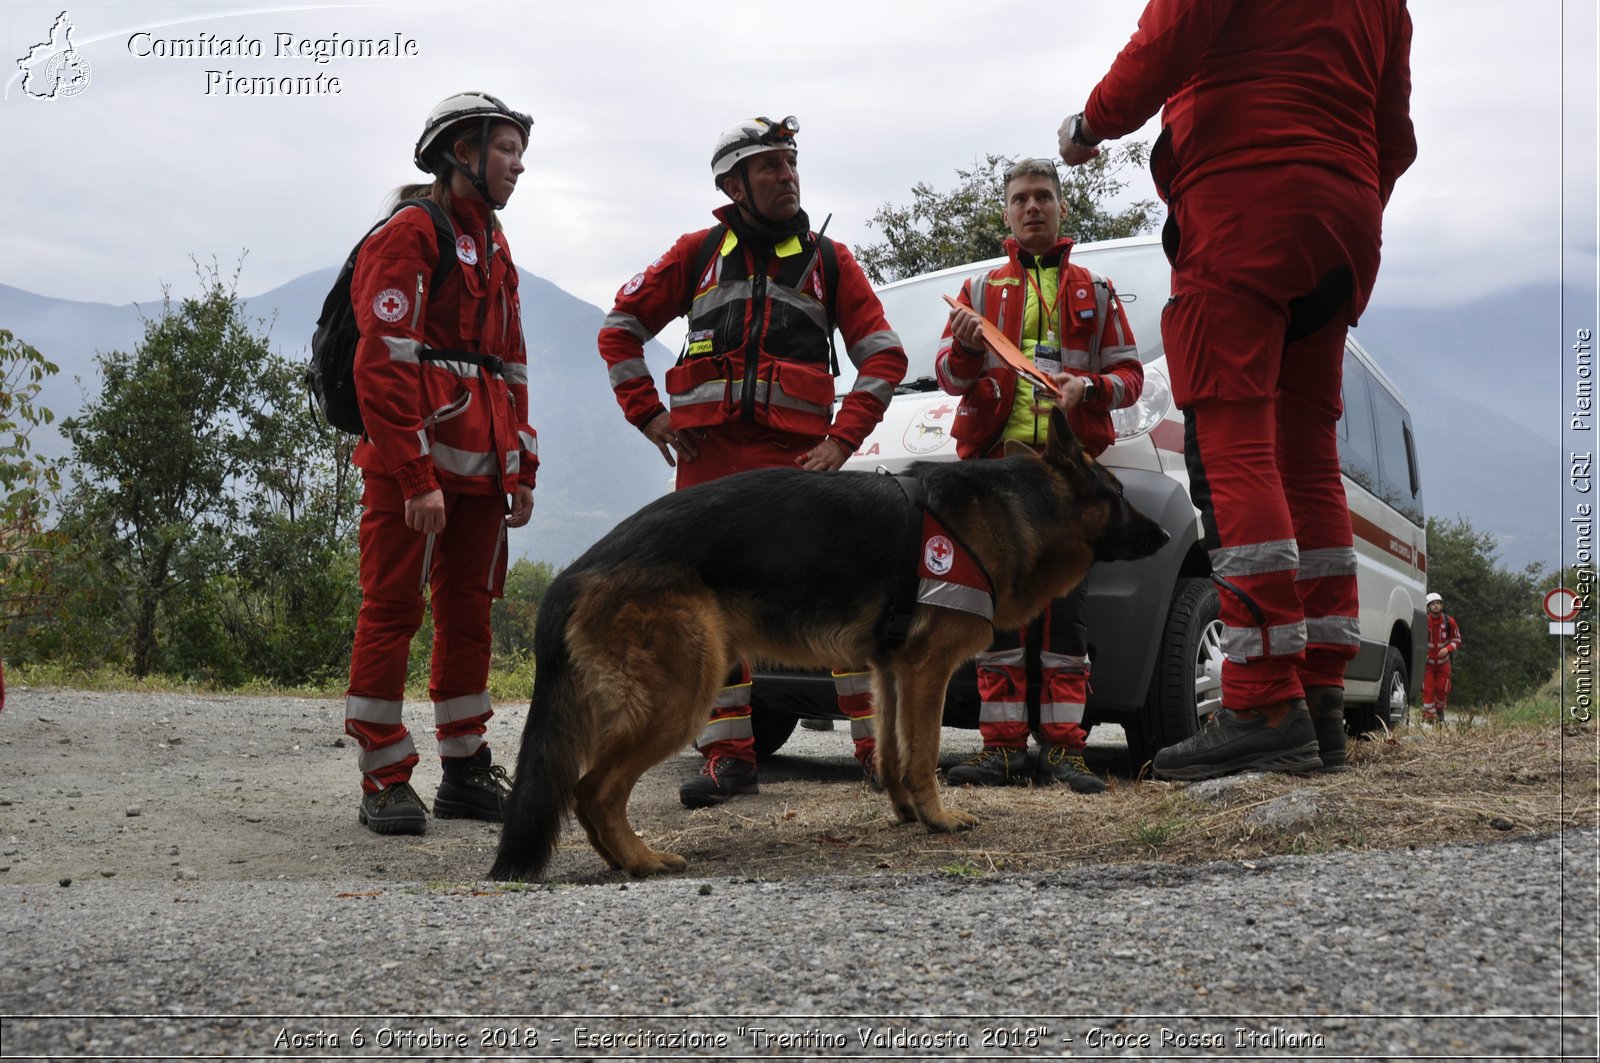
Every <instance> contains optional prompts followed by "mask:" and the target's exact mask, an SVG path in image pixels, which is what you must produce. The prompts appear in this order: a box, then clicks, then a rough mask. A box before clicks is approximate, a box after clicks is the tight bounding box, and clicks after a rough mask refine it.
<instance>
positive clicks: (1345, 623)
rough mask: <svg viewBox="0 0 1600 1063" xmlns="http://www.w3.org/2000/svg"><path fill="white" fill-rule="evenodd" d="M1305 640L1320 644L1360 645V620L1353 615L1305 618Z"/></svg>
mask: <svg viewBox="0 0 1600 1063" xmlns="http://www.w3.org/2000/svg"><path fill="white" fill-rule="evenodd" d="M1306 641H1307V642H1315V643H1317V644H1319V645H1322V646H1359V645H1361V621H1360V620H1358V619H1356V618H1355V617H1353V616H1319V617H1307V618H1306Z"/></svg>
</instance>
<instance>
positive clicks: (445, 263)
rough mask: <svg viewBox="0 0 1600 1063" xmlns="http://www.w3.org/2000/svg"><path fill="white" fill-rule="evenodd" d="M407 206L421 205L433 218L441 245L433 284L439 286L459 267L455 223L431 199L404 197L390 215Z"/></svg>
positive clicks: (436, 238) (392, 215)
mask: <svg viewBox="0 0 1600 1063" xmlns="http://www.w3.org/2000/svg"><path fill="white" fill-rule="evenodd" d="M407 207H421V208H422V209H423V210H426V211H427V212H428V217H429V218H431V219H432V220H433V235H434V239H435V240H437V241H438V245H439V261H438V262H436V263H434V266H433V286H434V287H435V288H437V287H438V286H439V282H440V281H442V280H444V278H445V277H446V276H448V275H449V273H450V271H451V270H452V269H455V268H457V262H456V227H455V223H454V222H452V221H451V220H450V215H448V214H446V213H445V212H444V208H443V207H441V206H439V204H437V203H435V202H434V201H433V200H431V199H402V200H401V201H400V202H399V203H396V204H395V206H394V210H392V211H390V212H389V217H391V218H393V217H394V216H395V215H396V214H399V213H400V212H401V211H402V210H404V209H405V208H407ZM374 231H376V230H374ZM368 235H369V236H370V235H371V234H370V233H369V234H368Z"/></svg>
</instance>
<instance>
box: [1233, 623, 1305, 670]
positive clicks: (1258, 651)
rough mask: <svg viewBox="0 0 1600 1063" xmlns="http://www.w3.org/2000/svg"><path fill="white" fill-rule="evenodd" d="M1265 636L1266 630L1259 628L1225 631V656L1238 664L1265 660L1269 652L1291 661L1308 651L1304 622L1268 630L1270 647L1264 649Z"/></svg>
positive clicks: (1240, 628) (1235, 628)
mask: <svg viewBox="0 0 1600 1063" xmlns="http://www.w3.org/2000/svg"><path fill="white" fill-rule="evenodd" d="M1261 636H1262V630H1261V628H1258V627H1224V628H1223V629H1222V653H1223V655H1224V656H1226V657H1227V658H1228V659H1229V660H1231V661H1234V662H1236V663H1238V662H1243V661H1246V660H1249V659H1250V658H1252V657H1265V656H1267V655H1268V653H1269V652H1270V653H1271V655H1272V656H1274V657H1287V656H1289V655H1291V654H1295V653H1300V652H1301V651H1303V650H1304V649H1305V648H1306V625H1305V622H1304V621H1300V622H1299V623H1295V624H1280V625H1278V626H1276V627H1269V628H1267V629H1266V636H1267V642H1268V644H1267V645H1263V643H1262V638H1261Z"/></svg>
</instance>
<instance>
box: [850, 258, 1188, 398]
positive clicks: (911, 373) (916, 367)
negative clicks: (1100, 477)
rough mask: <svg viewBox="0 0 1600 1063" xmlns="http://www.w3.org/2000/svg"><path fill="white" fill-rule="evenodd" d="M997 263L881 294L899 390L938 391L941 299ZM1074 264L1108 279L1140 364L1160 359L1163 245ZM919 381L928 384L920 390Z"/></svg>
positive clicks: (944, 309) (1165, 274)
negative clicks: (893, 337) (897, 347)
mask: <svg viewBox="0 0 1600 1063" xmlns="http://www.w3.org/2000/svg"><path fill="white" fill-rule="evenodd" d="M1000 261H1001V260H991V261H990V262H980V263H976V264H975V265H974V266H973V267H972V268H971V269H970V270H965V271H961V272H955V273H948V274H942V275H939V276H930V277H918V278H913V279H911V280H908V281H901V282H897V283H895V284H891V285H889V286H887V287H884V288H881V289H879V291H878V298H879V299H880V300H882V302H883V313H884V317H886V318H887V319H888V321H889V327H890V328H892V329H894V330H895V332H896V333H898V334H899V336H900V341H901V342H902V343H903V344H904V345H905V350H906V359H907V361H908V363H909V364H908V366H907V368H906V378H905V379H906V387H905V389H903V390H914V391H922V390H931V389H932V388H933V387H936V386H937V385H935V384H934V383H933V380H934V376H933V357H934V355H935V354H937V353H938V351H939V339H940V337H941V336H943V335H944V325H945V321H946V320H947V319H948V318H949V316H950V308H949V307H948V306H946V305H945V302H944V296H945V295H947V294H948V295H951V296H954V295H956V294H957V293H958V292H960V291H961V283H962V281H964V280H966V279H967V278H968V277H970V276H973V275H974V274H977V273H981V272H983V271H984V270H986V269H991V268H993V267H994V266H995V265H997V264H998V263H999V262H1000ZM1072 261H1074V262H1077V263H1079V264H1080V265H1084V266H1088V267H1089V268H1090V269H1092V270H1094V271H1095V272H1096V273H1099V274H1101V275H1102V276H1105V277H1107V278H1109V279H1110V281H1111V286H1112V287H1113V288H1115V289H1116V291H1117V296H1118V297H1119V298H1120V299H1121V300H1122V305H1123V310H1124V312H1125V313H1126V314H1127V315H1128V324H1129V326H1130V327H1131V328H1132V329H1133V336H1134V340H1135V342H1136V343H1137V344H1138V346H1139V358H1140V360H1141V361H1145V362H1148V361H1150V360H1151V359H1153V358H1156V357H1158V356H1160V354H1161V308H1162V306H1163V305H1165V303H1166V301H1167V292H1168V290H1169V286H1170V285H1171V277H1172V273H1171V267H1169V266H1168V265H1167V259H1166V256H1165V255H1163V254H1162V252H1161V245H1160V244H1158V243H1154V242H1152V243H1148V244H1138V245H1134V246H1125V247H1105V248H1086V249H1084V250H1082V251H1074V252H1073V254H1072ZM919 380H926V381H927V383H926V384H923V385H921V386H918V385H917V383H916V382H917V381H919Z"/></svg>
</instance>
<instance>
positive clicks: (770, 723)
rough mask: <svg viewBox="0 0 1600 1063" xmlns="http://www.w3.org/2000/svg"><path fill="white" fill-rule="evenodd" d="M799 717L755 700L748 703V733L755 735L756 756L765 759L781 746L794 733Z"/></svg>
mask: <svg viewBox="0 0 1600 1063" xmlns="http://www.w3.org/2000/svg"><path fill="white" fill-rule="evenodd" d="M799 722H800V717H798V716H795V715H792V714H791V713H787V712H779V711H777V710H774V709H769V708H767V707H766V706H764V705H762V704H760V703H759V702H757V701H752V702H751V703H750V733H751V734H752V735H754V736H755V742H756V756H757V757H761V758H763V759H765V758H766V757H770V756H772V754H774V753H776V752H777V751H778V750H780V749H782V748H783V744H784V743H785V742H787V741H788V740H789V736H790V735H792V734H794V729H795V725H796V724H798V723H799Z"/></svg>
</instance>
